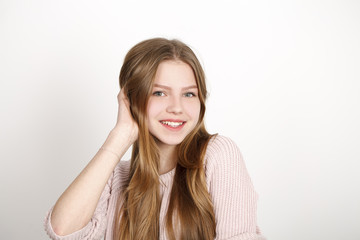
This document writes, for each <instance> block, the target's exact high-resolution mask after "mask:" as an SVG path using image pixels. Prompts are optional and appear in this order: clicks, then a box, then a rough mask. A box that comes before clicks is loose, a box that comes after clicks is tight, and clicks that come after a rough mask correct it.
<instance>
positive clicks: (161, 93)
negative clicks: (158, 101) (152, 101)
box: [153, 91, 165, 97]
mask: <svg viewBox="0 0 360 240" xmlns="http://www.w3.org/2000/svg"><path fill="white" fill-rule="evenodd" d="M153 95H154V96H157V97H163V96H165V93H163V92H161V91H155V92H154V93H153Z"/></svg>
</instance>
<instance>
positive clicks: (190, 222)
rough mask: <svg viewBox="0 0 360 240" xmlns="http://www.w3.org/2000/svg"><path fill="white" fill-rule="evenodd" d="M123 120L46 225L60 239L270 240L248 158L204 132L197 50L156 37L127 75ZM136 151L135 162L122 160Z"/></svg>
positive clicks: (134, 56)
mask: <svg viewBox="0 0 360 240" xmlns="http://www.w3.org/2000/svg"><path fill="white" fill-rule="evenodd" d="M120 87H121V91H120V93H119V95H118V102H119V109H118V117H117V123H116V125H115V127H114V128H113V129H112V130H111V132H110V134H109V136H108V137H107V139H106V141H105V143H104V144H103V146H102V147H101V148H100V149H99V151H98V152H97V153H96V155H95V156H94V158H93V159H92V160H91V161H90V162H89V164H88V165H87V166H86V167H85V169H84V170H83V171H82V172H81V173H80V174H79V176H78V177H77V178H76V179H75V180H74V181H73V183H72V184H71V185H70V186H69V187H68V188H67V189H66V191H65V192H64V193H63V194H62V195H61V196H60V198H59V199H58V201H57V202H56V204H55V206H54V207H53V208H52V209H50V211H49V213H48V214H47V216H46V219H45V229H46V231H47V233H48V235H49V236H50V237H51V238H52V239H69V240H70V239H101V238H102V237H103V236H104V234H105V239H106V240H110V239H114V240H119V239H123V240H128V239H136V240H138V239H150V240H152V239H171V240H173V239H192V240H193V239H206V240H210V239H234V240H235V239H236V240H255V239H256V240H260V239H261V240H262V239H264V238H263V237H262V236H261V235H260V231H259V229H258V227H257V223H256V202H257V198H258V197H257V193H256V192H255V190H254V188H253V185H252V183H251V180H250V177H249V175H248V173H247V170H246V167H245V165H244V162H243V159H242V156H241V153H240V151H239V149H238V148H237V146H236V144H235V143H234V142H233V141H231V140H230V139H229V138H226V137H223V136H219V135H210V134H209V133H208V132H207V131H206V129H205V126H204V120H203V118H204V114H205V99H206V96H207V91H206V85H205V75H204V72H203V69H202V67H201V65H200V63H199V61H198V59H197V58H196V56H195V54H194V53H193V51H192V50H191V49H190V48H189V47H188V46H186V45H185V44H184V43H182V42H180V41H178V40H167V39H163V38H155V39H149V40H145V41H143V42H140V43H139V44H137V45H136V46H134V47H133V48H132V49H131V50H130V51H129V52H128V54H127V55H126V57H125V60H124V64H123V66H122V69H121V71H120ZM130 146H132V147H133V148H132V156H131V161H120V159H121V158H122V156H123V155H124V153H125V152H126V151H127V149H128V148H129V147H130Z"/></svg>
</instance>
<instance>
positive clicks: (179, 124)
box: [160, 121, 185, 128]
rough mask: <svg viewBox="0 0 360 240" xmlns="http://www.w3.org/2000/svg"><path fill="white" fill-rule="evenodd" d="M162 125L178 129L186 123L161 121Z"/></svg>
mask: <svg viewBox="0 0 360 240" xmlns="http://www.w3.org/2000/svg"><path fill="white" fill-rule="evenodd" d="M160 122H161V123H162V124H164V125H167V126H170V127H173V128H176V127H179V126H181V125H183V124H184V123H185V122H171V121H160Z"/></svg>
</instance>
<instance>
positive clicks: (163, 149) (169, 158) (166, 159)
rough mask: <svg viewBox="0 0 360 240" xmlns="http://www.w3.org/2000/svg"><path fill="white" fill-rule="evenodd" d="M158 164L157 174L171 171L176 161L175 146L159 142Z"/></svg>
mask: <svg viewBox="0 0 360 240" xmlns="http://www.w3.org/2000/svg"><path fill="white" fill-rule="evenodd" d="M158 146H159V151H160V166H159V174H160V175H161V174H164V173H167V172H169V171H171V170H172V169H173V168H174V167H175V166H176V163H177V155H176V146H170V145H163V144H159V145H158Z"/></svg>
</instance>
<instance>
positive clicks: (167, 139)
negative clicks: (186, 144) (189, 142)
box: [154, 136, 186, 146]
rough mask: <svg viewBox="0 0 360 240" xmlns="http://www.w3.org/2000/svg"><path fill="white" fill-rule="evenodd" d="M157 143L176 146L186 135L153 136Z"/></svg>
mask: <svg viewBox="0 0 360 240" xmlns="http://www.w3.org/2000/svg"><path fill="white" fill-rule="evenodd" d="M154 137H155V140H156V143H157V144H159V145H168V146H177V145H179V144H180V143H182V141H184V139H185V137H186V136H154Z"/></svg>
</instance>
